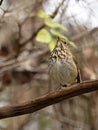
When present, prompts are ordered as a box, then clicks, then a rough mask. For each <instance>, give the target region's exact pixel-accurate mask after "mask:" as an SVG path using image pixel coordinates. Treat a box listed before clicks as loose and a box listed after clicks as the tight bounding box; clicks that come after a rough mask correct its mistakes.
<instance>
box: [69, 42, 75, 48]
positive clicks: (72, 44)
mask: <svg viewBox="0 0 98 130" xmlns="http://www.w3.org/2000/svg"><path fill="white" fill-rule="evenodd" d="M69 44H70V45H71V46H73V47H75V48H77V46H76V44H75V43H74V42H72V41H69Z"/></svg>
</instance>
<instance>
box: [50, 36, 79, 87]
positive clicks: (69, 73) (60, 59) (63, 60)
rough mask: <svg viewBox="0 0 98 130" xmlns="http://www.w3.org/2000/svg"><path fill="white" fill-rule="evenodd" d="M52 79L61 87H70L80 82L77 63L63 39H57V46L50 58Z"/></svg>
mask: <svg viewBox="0 0 98 130" xmlns="http://www.w3.org/2000/svg"><path fill="white" fill-rule="evenodd" d="M49 74H50V78H51V79H53V80H54V81H55V82H56V83H58V84H59V85H61V86H69V85H72V84H75V83H77V82H80V73H79V69H78V66H77V62H76V60H75V58H74V56H73V55H72V53H71V51H70V49H69V48H68V46H67V41H66V40H65V39H63V38H58V39H57V44H56V46H55V48H54V50H53V51H52V52H51V56H50V58H49Z"/></svg>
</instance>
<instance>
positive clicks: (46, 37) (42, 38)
mask: <svg viewBox="0 0 98 130" xmlns="http://www.w3.org/2000/svg"><path fill="white" fill-rule="evenodd" d="M51 39H52V37H51V35H50V33H49V32H48V31H47V30H46V29H41V30H40V31H39V32H38V33H37V36H36V40H37V41H39V42H44V43H49V42H50V41H51Z"/></svg>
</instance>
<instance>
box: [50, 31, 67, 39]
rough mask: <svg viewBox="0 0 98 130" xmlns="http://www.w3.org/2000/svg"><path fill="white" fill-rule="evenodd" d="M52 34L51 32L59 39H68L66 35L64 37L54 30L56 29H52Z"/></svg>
mask: <svg viewBox="0 0 98 130" xmlns="http://www.w3.org/2000/svg"><path fill="white" fill-rule="evenodd" d="M50 32H51V33H52V34H53V35H54V36H57V37H60V38H64V39H66V37H65V36H64V35H62V34H61V33H59V32H57V31H56V30H54V29H50Z"/></svg>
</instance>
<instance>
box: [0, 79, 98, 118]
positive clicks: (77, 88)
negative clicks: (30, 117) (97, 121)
mask: <svg viewBox="0 0 98 130" xmlns="http://www.w3.org/2000/svg"><path fill="white" fill-rule="evenodd" d="M95 90H98V80H93V81H84V82H82V83H79V84H75V85H72V86H70V87H66V88H63V89H61V90H59V91H55V92H52V93H49V94H47V95H44V96H42V97H39V98H37V99H33V100H31V101H29V102H24V103H21V104H17V105H13V106H5V107H1V108H0V119H3V118H8V117H14V116H19V115H23V114H29V113H33V112H35V111H37V110H40V109H42V108H44V107H47V106H49V105H53V104H55V103H58V102H60V101H62V100H66V99H69V98H72V97H75V96H79V95H81V94H84V93H88V92H91V91H95Z"/></svg>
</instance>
